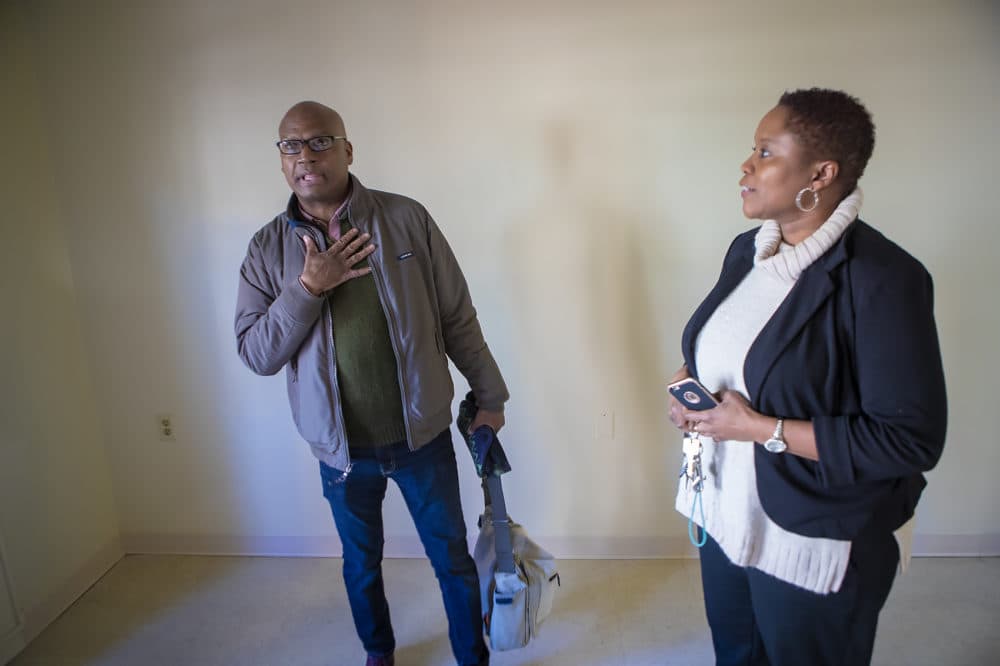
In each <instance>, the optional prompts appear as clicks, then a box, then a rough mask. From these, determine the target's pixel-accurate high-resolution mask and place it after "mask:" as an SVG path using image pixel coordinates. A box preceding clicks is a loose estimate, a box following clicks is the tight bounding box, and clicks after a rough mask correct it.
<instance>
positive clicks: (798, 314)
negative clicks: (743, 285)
mask: <svg viewBox="0 0 1000 666" xmlns="http://www.w3.org/2000/svg"><path fill="white" fill-rule="evenodd" d="M859 224H864V223H863V222H862V221H861V220H860V219H858V220H855V221H854V223H853V224H851V226H850V227H848V229H847V230H846V231H845V232H844V234H843V236H841V237H840V239H839V240H838V241H837V242H836V243H835V244H834V245H833V247H831V248H830V249H829V250H827V252H826V253H825V254H824V255H823V256H822V257H820V258H819V259H817V260H816V261H815V262H813V264H812V265H810V266H809V267H808V268H806V269H805V271H803V272H802V275H801V276H799V279H798V280H797V281H796V283H795V286H794V287H792V290H791V291H790V292H789V294H788V296H787V298H785V300H784V301H783V302H782V304H781V305H780V306H778V309H777V310H776V311H775V313H774V315H773V316H772V317H771V319H770V320H769V321H768V322H767V324H765V325H764V328H763V329H762V330H761V332H760V334H759V335H758V336H757V339H756V340H754V342H753V344H752V345H751V346H750V349H749V351H748V352H747V358H746V362H745V364H744V366H743V367H744V377H743V379H744V382H745V383H746V387H747V393H748V394H749V396H750V400H751V402H753V403H754V404H756V396H758V395H759V393H760V388H761V386H762V385H763V383H764V380H765V379H766V378H767V374H768V372H769V371H770V369H771V367H772V366H773V365H774V363H775V361H776V360H777V359H778V357H779V356H780V355H781V353H782V352H783V351H784V349H785V348H786V347H787V346H788V345H789V344H790V343H791V342H792V340H794V339H795V337H796V336H797V335H798V334H799V332H800V331H801V330H802V328H803V327H804V326H805V325H806V323H807V322H808V321H809V320H810V319H811V318H812V317H813V316H814V315H815V314H816V311H817V310H818V309H819V308H820V306H822V305H823V303H824V302H825V301H826V300H827V299H828V298H829V297H830V294H832V293H833V291H834V288H835V287H836V285H835V283H834V281H833V279H832V278H831V276H830V274H831V273H832V272H833V271H834V270H835V269H836V268H837V267H838V266H840V265H841V264H842V263H844V262H845V261H846V260H847V259H848V249H847V244H848V243H849V242H850V238H851V236H852V235H853V233H854V230H855V229H856V228H857V226H858V225H859ZM756 231H757V230H756V229H753V230H751V231H748V232H746V233H744V234H742V235H740V236H738V237H737V238H736V240H735V241H733V247H732V249H731V250H730V252H729V254H728V256H727V258H726V261H725V263H724V264H723V267H722V275H721V276H720V277H719V281H718V283H717V284H716V285H715V287H714V288H713V289H712V291H711V292H709V294H708V296H707V297H706V298H705V300H704V302H702V304H701V305H700V306H699V307H698V309H697V310H696V311H695V313H694V315H693V316H692V317H691V321H690V323H689V324H688V326H687V328H686V330H685V334H684V337H683V339H682V341H681V344H682V347H683V349H682V351H683V354H684V358H685V359H687V361H688V367H689V368H690V369H691V372H692V374H693V375H695V376H697V368H696V367H695V366H694V344H695V340H696V339H697V336H698V333H699V332H700V331H701V329H702V328H703V327H704V325H705V322H707V321H708V318H709V317H711V316H712V313H713V312H715V310H716V309H717V308H718V307H719V305H720V304H721V303H722V301H723V300H725V299H726V297H728V296H729V294H731V293H732V292H733V290H734V289H735V288H736V287H737V286H738V285H739V284H740V282H742V281H743V278H745V277H746V275H747V273H749V272H750V271H751V270H752V269H753V253H754V247H753V239H754V235H755V234H756Z"/></svg>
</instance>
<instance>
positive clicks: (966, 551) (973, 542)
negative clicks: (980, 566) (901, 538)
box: [913, 534, 1000, 557]
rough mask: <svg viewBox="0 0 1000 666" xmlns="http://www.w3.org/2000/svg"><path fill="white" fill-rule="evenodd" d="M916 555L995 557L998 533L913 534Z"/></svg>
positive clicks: (999, 546)
mask: <svg viewBox="0 0 1000 666" xmlns="http://www.w3.org/2000/svg"><path fill="white" fill-rule="evenodd" d="M913 554H914V555H915V556H917V557H997V556H998V555H1000V534H914V535H913Z"/></svg>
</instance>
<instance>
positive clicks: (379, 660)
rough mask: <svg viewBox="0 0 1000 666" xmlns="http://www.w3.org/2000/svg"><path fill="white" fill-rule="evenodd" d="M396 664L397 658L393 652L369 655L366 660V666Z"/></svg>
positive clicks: (391, 665)
mask: <svg viewBox="0 0 1000 666" xmlns="http://www.w3.org/2000/svg"><path fill="white" fill-rule="evenodd" d="M395 664H396V658H395V657H393V656H392V655H391V654H387V655H385V656H383V657H376V656H374V655H368V661H366V662H365V666H395Z"/></svg>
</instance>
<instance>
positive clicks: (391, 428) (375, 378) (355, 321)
mask: <svg viewBox="0 0 1000 666" xmlns="http://www.w3.org/2000/svg"><path fill="white" fill-rule="evenodd" d="M339 221H340V233H341V235H343V234H345V233H347V232H348V231H349V230H350V229H351V226H350V224H349V223H348V221H347V214H346V211H345V213H344V214H343V215H341V217H340V220H339ZM367 264H368V260H367V259H364V260H362V261H361V262H360V263H358V264H357V266H355V268H358V267H361V266H366V265H367ZM329 298H330V310H331V312H332V313H333V340H334V347H335V349H336V350H337V351H336V354H337V358H336V365H337V383H338V384H339V386H340V405H341V408H342V409H343V412H344V424H345V426H346V428H347V442H348V446H349V448H350V450H351V451H352V452H355V451H358V450H363V449H371V448H374V447H378V446H382V445H385V444H392V443H393V442H400V441H403V440H405V439H406V425H405V423H404V421H403V399H402V396H401V394H400V391H399V370H398V368H397V367H396V355H395V353H394V352H393V349H392V341H391V340H390V338H389V328H388V324H387V323H386V317H385V312H384V311H383V310H382V302H381V301H380V300H379V295H378V290H377V289H376V287H375V279H374V278H373V277H372V276H371V274H368V275H365V276H363V277H359V278H355V279H353V280H348V281H347V282H344V283H343V284H341V285H338V286H337V287H335V288H334V289H333V290H332V291H331V292H330V295H329Z"/></svg>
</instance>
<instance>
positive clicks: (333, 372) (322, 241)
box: [306, 227, 354, 483]
mask: <svg viewBox="0 0 1000 666" xmlns="http://www.w3.org/2000/svg"><path fill="white" fill-rule="evenodd" d="M306 233H308V234H309V235H310V236H312V237H313V240H316V241H317V243H316V247H319V248H322V250H321V251H323V252H325V251H326V250H328V249H330V248H329V243H327V241H326V238H325V236H324V237H322V238H319V239H318V240H317V239H316V234H313V233H312V232H311V231H309V227H307V228H306ZM320 236H323V234H320ZM323 310H324V311H325V312H327V313H329V317H327V333H328V334H329V336H330V382H331V384H332V385H333V398H334V402H333V404H332V405H330V409H339V405H340V387H339V386H338V385H337V350H336V349H335V348H334V345H333V308H331V307H330V299H329V298H326V299H324V301H323ZM340 422H341V424H343V422H344V418H343V414H341V418H340ZM344 435H345V437H344V440H345V441H344V443H343V447H344V455H345V456H346V457H347V465H345V466H344V471H343V472H341V474H340V476H339V477H337V480H336V481H334V483H343V482H344V481H347V475H348V474H350V473H351V470H352V469H354V463H353V462H352V461H351V447H350V446H349V445H348V443H347V441H346V439H347V437H346V435H347V431H346V430H345V431H344Z"/></svg>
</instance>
